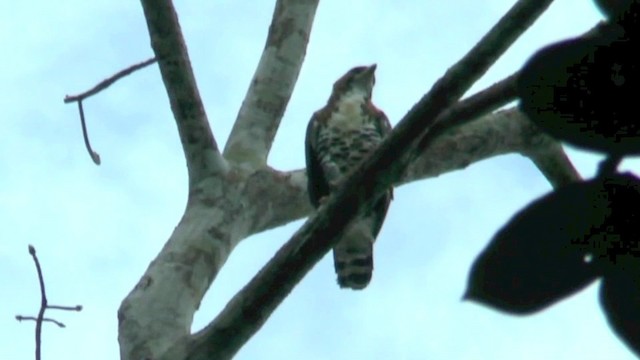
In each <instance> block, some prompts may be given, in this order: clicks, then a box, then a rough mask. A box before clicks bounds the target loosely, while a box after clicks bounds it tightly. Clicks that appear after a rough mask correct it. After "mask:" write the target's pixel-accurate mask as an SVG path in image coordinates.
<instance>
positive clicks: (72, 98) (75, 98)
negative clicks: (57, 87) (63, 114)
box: [64, 57, 158, 165]
mask: <svg viewBox="0 0 640 360" xmlns="http://www.w3.org/2000/svg"><path fill="white" fill-rule="evenodd" d="M157 61H158V60H157V59H156V58H155V57H153V58H151V59H148V60H145V61H143V62H141V63H138V64H135V65H132V66H129V67H128V68H126V69H124V70H121V71H119V72H117V73H116V74H114V75H113V76H111V77H109V78H107V79H104V80H102V81H101V82H100V83H99V84H98V85H96V86H94V87H93V88H91V89H90V90H88V91H85V92H83V93H81V94H79V95H67V96H65V97H64V103H65V104H69V103H72V102H77V103H78V111H79V112H80V123H81V124H82V136H83V137H84V145H85V146H86V148H87V152H89V155H90V156H91V160H93V163H94V164H96V165H100V155H99V154H98V153H97V152H95V151H93V149H92V148H91V143H89V134H88V132H87V124H86V121H85V118H84V109H83V108H82V101H83V100H85V99H86V98H88V97H90V96H93V95H95V94H97V93H99V92H100V91H102V90H104V89H106V88H108V87H109V86H111V84H113V83H115V82H116V81H118V80H120V79H121V78H123V77H125V76H127V75H130V74H131V73H133V72H134V71H136V70H140V69H143V68H145V67H147V66H149V65H151V64H153V63H155V62H157Z"/></svg>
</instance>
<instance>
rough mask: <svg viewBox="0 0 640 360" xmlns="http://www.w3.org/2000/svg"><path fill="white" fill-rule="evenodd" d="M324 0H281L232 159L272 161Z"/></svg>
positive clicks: (229, 152)
mask: <svg viewBox="0 0 640 360" xmlns="http://www.w3.org/2000/svg"><path fill="white" fill-rule="evenodd" d="M318 1H319V0H305V1H300V0H278V1H277V2H276V6H275V10H274V12H273V18H272V19H271V26H270V27H269V34H268V35H267V41H266V44H265V47H264V50H263V51H262V56H261V58H260V62H259V63H258V67H257V69H256V72H255V74H254V75H253V79H252V81H251V83H250V84H251V85H250V86H249V90H248V91H247V94H246V95H245V98H244V101H243V102H242V107H241V108H240V111H239V113H238V117H237V119H236V121H235V123H234V124H233V129H232V130H231V134H230V135H229V139H228V141H227V144H226V146H225V149H224V156H225V158H226V159H228V160H231V161H234V162H236V163H238V164H241V165H243V166H244V167H246V168H251V169H257V168H260V167H262V166H264V165H265V164H266V162H267V157H268V155H269V150H270V149H271V145H272V144H273V139H274V137H275V135H276V132H277V130H278V126H279V125H280V120H281V119H282V115H283V114H284V111H285V109H286V107H287V104H288V103H289V99H290V98H291V94H292V93H293V89H294V87H295V84H296V80H297V79H298V74H299V73H300V69H301V68H302V63H303V61H304V56H305V53H306V50H307V44H308V42H309V36H310V33H311V27H312V25H313V19H314V17H315V12H316V8H317V7H318Z"/></svg>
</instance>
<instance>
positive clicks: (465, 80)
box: [188, 0, 551, 360]
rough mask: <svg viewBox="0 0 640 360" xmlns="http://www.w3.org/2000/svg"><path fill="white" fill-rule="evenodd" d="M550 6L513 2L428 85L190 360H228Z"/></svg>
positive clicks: (200, 338) (197, 340) (543, 1)
mask: <svg viewBox="0 0 640 360" xmlns="http://www.w3.org/2000/svg"><path fill="white" fill-rule="evenodd" d="M550 3H551V1H550V0H520V1H518V2H517V3H516V4H515V5H514V6H513V7H512V8H511V9H510V10H509V12H508V13H507V14H506V15H505V16H504V17H503V18H502V19H500V21H499V22H498V23H497V24H496V25H495V26H494V27H493V28H492V29H491V30H490V32H489V33H488V34H487V35H486V36H485V37H483V38H482V39H481V40H480V42H479V43H478V44H477V45H476V46H475V47H474V48H473V49H472V50H471V51H470V52H469V53H468V54H467V55H465V57H464V58H463V59H461V60H460V61H459V62H458V63H457V64H455V65H454V66H453V67H451V68H450V69H449V71H447V73H446V74H445V75H444V76H443V77H442V78H441V79H440V80H438V82H437V83H436V84H435V85H434V87H433V88H432V89H431V91H429V93H428V94H427V95H425V96H424V97H423V98H422V99H421V100H420V102H419V103H418V104H416V105H415V106H414V107H413V109H412V110H411V111H410V112H409V113H408V114H407V115H406V116H405V118H404V119H403V120H402V121H401V122H400V123H399V124H398V126H397V127H396V128H395V129H394V130H393V132H392V133H391V135H390V136H389V137H388V138H387V139H385V141H384V142H383V143H382V144H381V146H380V147H379V148H378V149H377V150H376V151H375V152H374V153H373V154H372V155H371V156H370V157H369V158H367V159H366V160H365V161H364V163H363V164H362V165H361V166H360V167H359V168H358V169H357V170H356V171H354V173H353V174H352V175H351V176H350V177H349V178H348V179H347V180H346V182H345V183H344V184H343V185H342V186H341V187H340V189H339V190H338V191H337V193H336V194H334V195H332V196H331V198H330V199H329V201H328V202H327V203H326V204H325V205H324V206H322V207H321V208H320V209H319V211H318V213H317V214H315V216H312V217H311V218H310V219H309V220H308V221H307V222H306V223H305V224H304V225H303V226H302V227H301V228H300V229H299V230H298V231H297V232H296V234H294V236H293V237H292V238H291V240H289V241H288V242H287V243H286V244H285V245H284V246H283V247H282V248H281V249H280V250H279V251H278V252H277V253H276V255H275V256H274V258H273V259H271V260H270V261H269V262H268V263H267V264H266V265H265V266H264V267H263V269H262V270H261V271H260V272H259V273H258V274H257V275H256V276H255V277H254V278H253V279H252V280H251V281H250V282H249V283H248V284H247V285H246V286H245V287H244V288H243V289H242V290H241V291H240V292H238V293H237V294H236V295H235V296H234V297H233V299H232V300H231V301H230V302H229V303H228V304H227V306H226V307H225V309H224V310H223V311H222V312H221V313H220V314H219V315H218V317H216V319H215V320H214V321H213V322H211V323H210V324H209V325H208V326H207V327H205V328H204V329H203V330H202V331H200V332H198V333H197V334H195V336H194V338H193V340H192V344H191V345H192V346H190V347H189V349H190V356H189V357H188V359H190V360H200V359H207V358H216V359H228V358H231V357H232V356H233V355H234V354H235V353H236V352H237V351H238V350H239V349H240V347H241V346H242V345H243V344H244V343H245V342H246V341H247V340H248V339H249V338H250V337H251V336H252V335H253V334H254V333H255V332H256V331H258V329H260V327H261V326H262V325H263V324H264V323H265V321H266V320H267V318H268V317H269V316H270V315H271V313H272V312H273V311H274V310H275V308H276V307H277V306H278V305H279V304H280V303H281V302H282V300H283V299H284V298H285V297H286V296H287V295H288V294H289V292H290V291H291V290H292V289H293V287H294V286H295V285H296V284H297V283H298V282H299V281H300V280H301V279H302V278H303V276H304V275H305V274H306V273H307V272H308V271H309V270H310V269H311V268H312V267H313V265H315V264H316V263H317V262H318V261H319V260H320V259H321V258H322V257H323V256H324V254H326V253H327V252H328V251H329V250H330V249H331V247H332V246H333V245H334V243H335V242H336V241H337V239H338V237H339V236H340V234H341V233H342V231H343V230H344V228H345V227H346V225H347V224H348V223H349V222H350V221H351V219H352V218H353V217H354V216H355V215H356V214H357V213H358V212H359V209H360V208H361V207H363V206H364V205H365V204H366V203H367V202H368V201H373V200H375V199H376V197H377V196H378V194H380V193H382V192H383V191H386V190H387V189H388V187H389V186H391V185H392V184H393V183H394V182H396V181H397V180H398V179H399V178H400V176H401V175H402V173H403V172H404V169H405V167H404V166H403V165H402V164H399V163H397V162H396V160H397V159H398V158H402V157H403V156H405V155H406V154H407V153H408V152H409V150H410V148H411V147H412V145H413V143H414V141H416V140H417V139H418V138H419V137H420V136H421V134H422V133H424V132H425V131H427V130H428V129H429V128H430V127H431V126H432V125H433V123H434V121H435V120H436V118H437V116H438V115H439V114H440V113H441V112H442V111H443V110H445V109H446V108H447V107H449V106H451V105H453V104H454V103H455V102H456V101H457V100H458V99H459V98H460V96H462V94H463V93H464V92H465V91H466V90H467V89H468V88H469V87H470V86H471V85H472V84H473V83H474V82H475V81H476V80H477V79H478V78H479V77H480V76H481V75H482V74H484V72H485V71H486V70H487V69H488V68H489V67H490V65H491V64H493V62H495V60H496V59H497V58H498V57H499V56H500V55H501V54H502V53H504V51H506V49H507V48H508V47H509V46H510V45H511V43H512V42H513V41H515V39H516V38H517V37H518V36H519V35H520V34H522V33H523V32H524V30H526V29H527V28H528V27H529V26H530V25H531V23H533V21H534V20H535V19H536V18H537V17H538V16H539V15H540V14H541V13H542V12H543V11H544V9H546V8H547V7H548V6H549V4H550Z"/></svg>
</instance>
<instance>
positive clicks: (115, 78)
mask: <svg viewBox="0 0 640 360" xmlns="http://www.w3.org/2000/svg"><path fill="white" fill-rule="evenodd" d="M155 62H156V58H151V59H147V60H145V61H143V62H140V63H137V64H134V65H131V66H129V67H128V68H126V69H123V70H120V71H118V72H117V73H115V74H113V75H111V76H110V77H108V78H106V79H104V80H102V81H100V82H99V83H98V84H97V85H96V86H94V87H92V88H91V89H89V90H87V91H85V92H83V93H81V94H78V95H66V96H65V97H64V103H65V104H68V103H70V102H74V101H82V100H84V99H86V98H88V97H90V96H93V95H95V94H97V93H99V92H100V91H102V90H104V89H106V88H108V87H109V86H111V85H113V83H115V82H116V81H118V80H120V79H122V78H123V77H125V76H128V75H131V74H132V73H133V72H135V71H138V70H140V69H144V68H145V67H147V66H149V65H151V64H153V63H155Z"/></svg>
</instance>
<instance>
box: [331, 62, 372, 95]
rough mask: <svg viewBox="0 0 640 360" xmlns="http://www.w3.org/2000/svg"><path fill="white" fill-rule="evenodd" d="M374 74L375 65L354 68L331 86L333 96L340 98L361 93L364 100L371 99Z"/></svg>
mask: <svg viewBox="0 0 640 360" xmlns="http://www.w3.org/2000/svg"><path fill="white" fill-rule="evenodd" d="M375 72H376V64H373V65H371V66H356V67H354V68H353V69H351V70H349V71H347V73H346V74H344V75H342V77H341V78H340V79H338V81H336V82H335V83H334V84H333V96H334V97H341V96H343V95H345V94H347V93H351V92H362V93H364V94H365V98H366V99H371V92H372V91H373V85H374V84H375V83H376V76H375Z"/></svg>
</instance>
